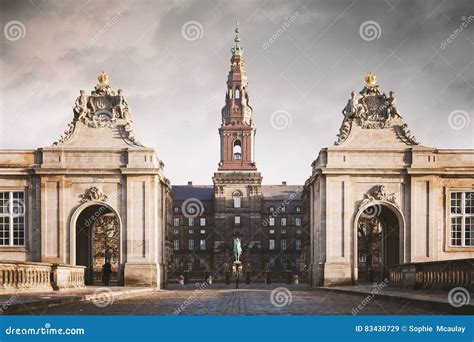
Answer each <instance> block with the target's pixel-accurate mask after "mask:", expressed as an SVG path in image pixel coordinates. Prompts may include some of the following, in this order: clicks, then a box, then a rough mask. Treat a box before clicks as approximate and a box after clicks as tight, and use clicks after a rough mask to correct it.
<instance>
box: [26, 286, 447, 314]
mask: <svg viewBox="0 0 474 342" xmlns="http://www.w3.org/2000/svg"><path fill="white" fill-rule="evenodd" d="M364 299H365V297H363V296H358V295H351V294H344V293H336V292H330V291H324V290H318V289H310V288H309V287H307V286H306V285H284V284H282V285H269V286H265V285H251V286H250V287H245V286H243V288H241V289H239V290H235V289H233V288H231V287H230V286H227V287H225V286H222V285H209V286H208V287H207V288H204V289H199V288H198V289H194V288H193V286H187V287H184V288H183V287H178V286H176V285H175V286H171V287H170V288H169V289H167V290H161V291H156V292H152V293H148V294H143V295H134V296H129V297H120V298H115V299H114V300H113V302H112V303H111V304H110V302H111V300H110V298H109V299H108V300H107V299H106V300H105V302H102V303H98V304H99V305H96V304H95V303H94V302H93V301H89V302H81V303H75V304H67V305H61V306H56V307H51V308H49V309H47V310H44V311H33V312H31V311H30V312H26V313H25V314H35V315H176V314H180V315H351V314H352V310H353V309H354V308H357V307H358V306H359V305H361V306H362V308H361V309H360V310H359V313H358V314H361V315H436V314H445V313H444V312H442V311H438V310H435V309H429V308H427V307H423V306H422V305H420V304H414V303H404V304H402V303H397V302H391V301H387V300H382V299H375V298H373V299H371V300H369V301H368V303H367V304H366V305H363V304H362V301H363V300H364ZM104 304H108V305H106V306H104V307H102V306H103V305H104Z"/></svg>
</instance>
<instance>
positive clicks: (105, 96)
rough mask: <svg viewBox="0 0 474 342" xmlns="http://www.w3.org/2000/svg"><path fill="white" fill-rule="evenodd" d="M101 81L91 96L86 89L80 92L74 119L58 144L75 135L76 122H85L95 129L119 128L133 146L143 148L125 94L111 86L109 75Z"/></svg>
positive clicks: (102, 75) (99, 78)
mask: <svg viewBox="0 0 474 342" xmlns="http://www.w3.org/2000/svg"><path fill="white" fill-rule="evenodd" d="M97 79H98V80H99V83H98V84H97V85H96V86H95V87H94V90H93V91H92V92H91V95H86V93H85V91H84V90H81V91H80V92H79V96H78V97H77V99H76V102H75V104H74V107H73V112H74V119H73V121H72V122H71V123H70V124H69V125H68V129H67V130H66V131H64V135H63V136H61V138H60V139H59V140H58V141H57V142H55V143H54V145H59V144H61V143H63V142H65V141H67V140H68V139H69V138H70V137H71V136H72V134H73V132H74V129H75V127H76V123H77V122H82V123H83V124H85V125H86V126H88V127H91V128H105V127H114V126H119V128H121V133H122V137H123V138H124V139H126V140H127V141H129V142H130V143H131V144H132V145H135V146H142V145H141V144H140V142H139V141H138V140H137V139H136V137H135V134H134V131H133V120H132V114H131V111H130V108H129V106H128V103H127V101H126V100H125V97H124V95H123V91H122V90H121V89H119V90H118V91H117V92H116V91H115V90H113V89H112V88H111V87H110V85H109V76H108V75H107V74H105V73H104V72H102V74H100V75H99V77H98V78H97Z"/></svg>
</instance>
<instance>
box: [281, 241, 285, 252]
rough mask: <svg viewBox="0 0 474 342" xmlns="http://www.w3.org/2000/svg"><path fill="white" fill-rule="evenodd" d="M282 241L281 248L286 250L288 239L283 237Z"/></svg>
mask: <svg viewBox="0 0 474 342" xmlns="http://www.w3.org/2000/svg"><path fill="white" fill-rule="evenodd" d="M280 242H281V250H282V251H286V239H282V240H281V241H280Z"/></svg>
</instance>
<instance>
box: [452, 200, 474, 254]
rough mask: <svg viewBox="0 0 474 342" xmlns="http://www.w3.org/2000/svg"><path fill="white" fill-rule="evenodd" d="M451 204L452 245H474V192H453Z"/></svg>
mask: <svg viewBox="0 0 474 342" xmlns="http://www.w3.org/2000/svg"><path fill="white" fill-rule="evenodd" d="M449 206H450V208H449V215H450V220H449V222H450V228H451V231H450V242H451V246H455V247H471V246H474V192H472V191H470V192H461V191H456V192H451V193H450V198H449Z"/></svg>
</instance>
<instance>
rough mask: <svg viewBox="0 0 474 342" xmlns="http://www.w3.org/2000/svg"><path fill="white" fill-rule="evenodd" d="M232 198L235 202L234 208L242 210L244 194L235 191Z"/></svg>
mask: <svg viewBox="0 0 474 342" xmlns="http://www.w3.org/2000/svg"><path fill="white" fill-rule="evenodd" d="M232 198H233V200H234V208H241V207H242V193H241V192H240V191H235V192H234V193H233V194H232Z"/></svg>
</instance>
